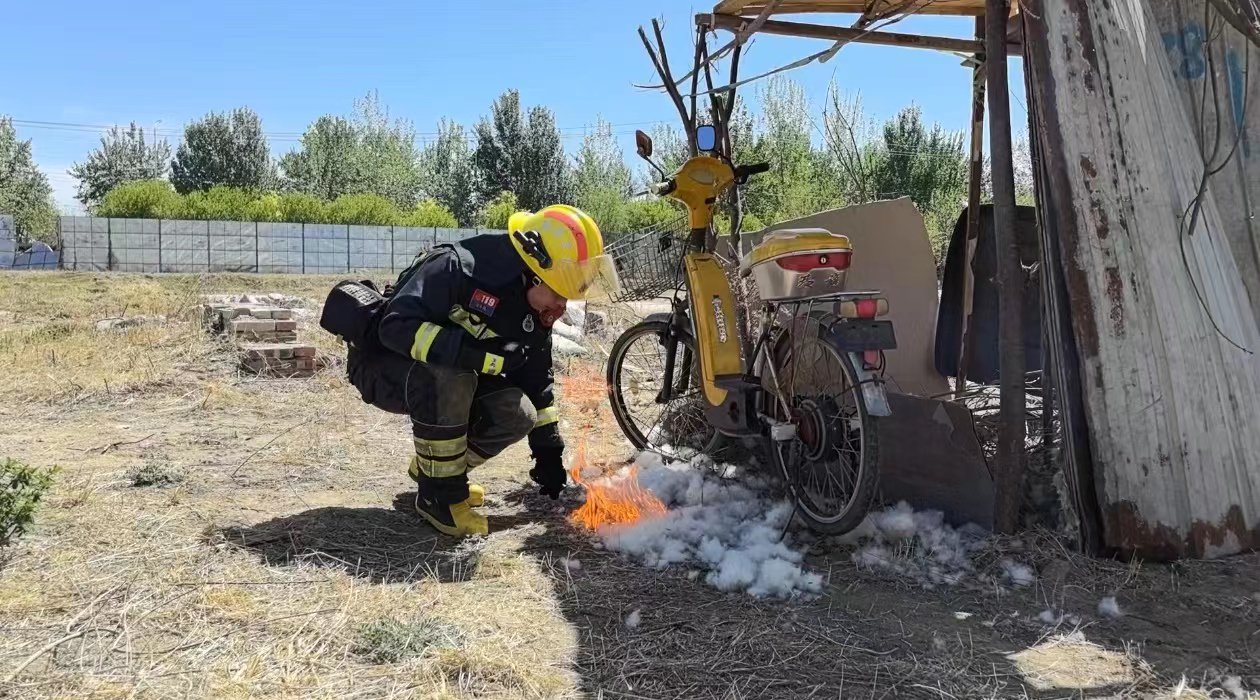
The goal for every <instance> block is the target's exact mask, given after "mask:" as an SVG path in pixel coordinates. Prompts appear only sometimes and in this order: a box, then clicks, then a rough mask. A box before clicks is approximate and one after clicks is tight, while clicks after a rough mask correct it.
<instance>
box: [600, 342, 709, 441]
mask: <svg viewBox="0 0 1260 700" xmlns="http://www.w3.org/2000/svg"><path fill="white" fill-rule="evenodd" d="M668 332H669V324H668V323H667V322H665V321H643V322H642V323H639V324H636V325H635V326H633V327H631V328H630V329H629V330H627V331H626V332H625V333H623V334H622V335H621V337H620V338H618V339H617V342H616V343H614V344H613V347H612V350H611V352H610V354H609V358H608V373H607V379H608V398H609V401H610V403H611V404H612V411H613V416H615V417H616V418H617V424H618V425H619V426H621V431H622V432H623V433H625V435H626V437H627V438H629V440H630V442H631V443H632V444H633V445H634V446H635V448H636V449H640V450H643V449H650V450H654V451H657V452H661V453H663V454H666V455H674V456H678V457H680V458H689V457H691V456H692V455H694V454H696V453H705V454H712V453H713V450H714V449H715V448H716V447H717V445H718V444H719V442H720V438H721V435H720V434H719V433H718V432H717V430H716V429H715V428H714V427H713V426H711V425H709V424H708V422H707V421H706V420H705V418H704V408H705V403H704V397H703V395H701V393H700V392H701V389H700V367H699V363H698V362H697V361H696V353H695V341H694V340H692V338H691V335H690V334H687V333H684V334H682V335H681V336H680V337H679V338H678V345H677V349H676V350H675V355H674V367H673V376H672V381H673V391H672V394H671V397H670V399H669V400H668V401H666V402H664V403H662V402H661V401H660V399H661V398H662V389H663V388H664V382H665V370H666V341H667V334H668Z"/></svg>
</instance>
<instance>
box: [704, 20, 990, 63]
mask: <svg viewBox="0 0 1260 700" xmlns="http://www.w3.org/2000/svg"><path fill="white" fill-rule="evenodd" d="M748 21H749V20H747V19H745V18H743V17H737V16H735V15H721V14H712V15H709V14H703V15H696V23H697V24H702V25H705V26H708V27H712V28H713V29H725V30H727V31H731V32H737V31H739V29H740V28H741V27H742V26H743V25H744V24H745V23H746V22H748ZM1003 24H1004V25H1005V21H1003ZM757 31H759V32H761V33H762V34H777V35H779V36H799V37H804V38H807V39H824V40H827V41H851V42H854V43H858V44H877V45H881V46H906V47H911V48H918V49H933V50H936V51H955V52H960V53H969V54H974V53H981V52H983V51H984V44H982V43H981V42H979V41H976V40H974V39H954V38H951V37H944V36H923V35H919V34H900V33H896V32H871V31H866V30H863V29H849V28H847V27H832V26H828V25H825V24H805V23H803V22H779V21H776V20H767V21H766V22H764V23H763V24H762V25H761V28H760V29H758V30H757Z"/></svg>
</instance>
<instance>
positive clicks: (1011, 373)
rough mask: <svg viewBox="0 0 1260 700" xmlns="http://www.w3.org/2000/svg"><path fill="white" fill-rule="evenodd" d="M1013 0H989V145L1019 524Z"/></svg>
mask: <svg viewBox="0 0 1260 700" xmlns="http://www.w3.org/2000/svg"><path fill="white" fill-rule="evenodd" d="M1009 14H1010V8H1009V3H1008V0H986V2H985V18H984V19H985V46H986V54H987V58H988V60H987V61H985V63H986V68H985V70H986V73H987V76H988V83H989V90H988V93H989V145H990V147H991V152H992V154H993V165H992V172H993V232H994V243H995V244H996V245H997V277H998V290H999V292H1000V293H999V295H998V337H999V338H998V348H999V357H1000V362H999V367H1000V369H999V371H1000V373H1001V392H1002V393H1001V427H1000V429H999V431H998V445H997V466H998V469H997V494H996V495H997V503H996V504H995V505H996V508H995V515H994V519H995V521H996V522H995V525H996V528H997V529H998V531H1000V532H1005V533H1010V532H1014V531H1015V530H1017V529H1018V528H1019V510H1020V504H1021V503H1022V502H1023V495H1024V461H1025V455H1024V434H1025V430H1026V424H1025V410H1026V409H1025V405H1024V334H1023V327H1024V323H1023V312H1024V271H1023V266H1022V265H1021V264H1020V259H1019V242H1018V240H1017V239H1016V238H1015V172H1014V165H1013V164H1012V155H1011V154H1012V147H1011V104H1010V95H1009V93H1008V92H1007V90H1008V89H1009V88H1008V85H1007V76H1006V73H1007V71H1006V25H1007V17H1008V16H1009Z"/></svg>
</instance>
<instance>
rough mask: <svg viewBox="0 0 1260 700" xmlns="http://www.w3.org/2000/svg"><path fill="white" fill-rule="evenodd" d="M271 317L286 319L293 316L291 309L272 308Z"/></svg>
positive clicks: (278, 319) (280, 319)
mask: <svg viewBox="0 0 1260 700" xmlns="http://www.w3.org/2000/svg"><path fill="white" fill-rule="evenodd" d="M271 317H272V318H274V319H275V320H277V321H287V320H289V319H291V318H293V310H292V309H272V310H271Z"/></svg>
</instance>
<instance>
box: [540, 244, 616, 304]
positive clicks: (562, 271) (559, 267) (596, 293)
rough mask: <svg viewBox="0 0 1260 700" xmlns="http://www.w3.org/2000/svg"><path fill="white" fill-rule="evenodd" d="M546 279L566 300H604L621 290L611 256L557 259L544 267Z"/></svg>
mask: <svg viewBox="0 0 1260 700" xmlns="http://www.w3.org/2000/svg"><path fill="white" fill-rule="evenodd" d="M547 273H548V274H547V278H548V279H546V280H545V281H546V282H547V283H548V284H549V285H550V286H551V287H552V288H553V289H555V290H556V292H557V293H559V294H560V295H561V296H563V297H565V298H566V299H587V300H595V301H598V300H601V299H607V298H609V297H611V296H612V295H614V294H616V293H617V292H619V291H621V281H620V280H619V279H618V278H617V268H616V266H615V265H613V259H612V256H609V255H596V256H594V257H590V258H587V259H586V260H580V261H579V260H558V261H556V263H555V264H554V265H552V267H551V269H549V270H547Z"/></svg>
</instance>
